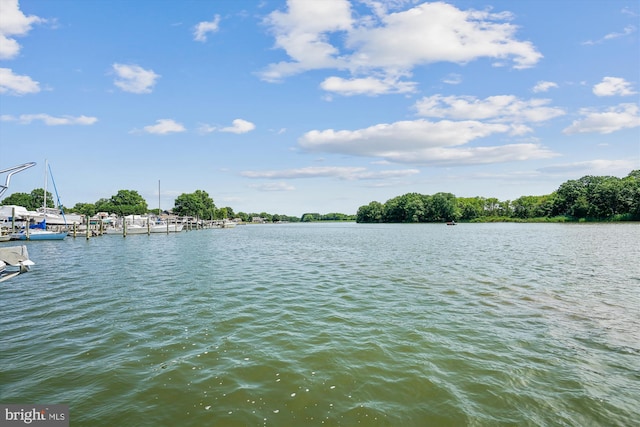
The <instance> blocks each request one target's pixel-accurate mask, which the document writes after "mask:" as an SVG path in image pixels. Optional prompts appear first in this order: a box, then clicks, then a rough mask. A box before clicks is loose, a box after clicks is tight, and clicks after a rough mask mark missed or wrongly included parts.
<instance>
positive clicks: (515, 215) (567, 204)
mask: <svg viewBox="0 0 640 427" xmlns="http://www.w3.org/2000/svg"><path fill="white" fill-rule="evenodd" d="M500 220H501V221H527V220H542V221H581V220H595V221H625V220H627V221H638V220H640V170H634V171H632V172H631V173H629V175H627V176H626V177H625V178H617V177H614V176H584V177H582V178H580V179H577V180H569V181H567V182H565V183H563V184H562V185H560V187H559V188H558V189H557V190H556V191H554V192H553V193H551V194H548V195H545V196H522V197H519V198H518V199H515V200H506V201H500V200H498V199H496V198H485V197H456V196H454V195H453V194H451V193H436V194H433V195H424V194H418V193H407V194H404V195H402V196H398V197H394V198H393V199H390V200H387V201H386V202H385V203H384V204H383V203H379V202H375V201H374V202H371V203H369V204H368V205H365V206H361V207H360V208H359V209H358V213H357V214H356V221H357V222H365V223H370V222H442V221H500Z"/></svg>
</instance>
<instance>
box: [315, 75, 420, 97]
mask: <svg viewBox="0 0 640 427" xmlns="http://www.w3.org/2000/svg"><path fill="white" fill-rule="evenodd" d="M415 86H416V83H413V82H400V81H398V80H396V79H388V78H385V79H378V78H375V77H364V78H355V79H343V78H340V77H328V78H327V79H325V80H324V81H323V82H322V83H321V84H320V87H321V88H322V89H324V90H325V91H327V92H335V93H338V94H341V95H345V96H351V95H382V94H387V93H409V92H414V91H415Z"/></svg>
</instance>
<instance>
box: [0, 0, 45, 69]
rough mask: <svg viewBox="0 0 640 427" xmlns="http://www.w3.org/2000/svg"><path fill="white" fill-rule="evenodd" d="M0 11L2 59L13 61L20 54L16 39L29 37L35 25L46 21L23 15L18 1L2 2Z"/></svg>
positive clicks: (0, 51)
mask: <svg viewBox="0 0 640 427" xmlns="http://www.w3.org/2000/svg"><path fill="white" fill-rule="evenodd" d="M0 11H1V13H0V59H13V58H15V57H16V56H18V54H19V53H20V44H19V43H18V42H17V41H16V39H15V37H20V36H25V35H27V34H28V33H29V31H31V28H32V26H33V25H34V24H39V23H43V22H46V21H45V20H44V19H42V18H39V17H37V16H34V15H29V16H26V15H25V14H24V13H22V11H21V10H20V6H19V5H18V0H0Z"/></svg>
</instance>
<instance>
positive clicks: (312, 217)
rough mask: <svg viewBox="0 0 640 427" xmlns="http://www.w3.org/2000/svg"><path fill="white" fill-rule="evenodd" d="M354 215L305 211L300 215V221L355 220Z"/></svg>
mask: <svg viewBox="0 0 640 427" xmlns="http://www.w3.org/2000/svg"><path fill="white" fill-rule="evenodd" d="M355 220H356V216H355V215H347V214H343V213H337V212H333V213H328V214H319V213H305V214H303V215H302V217H300V221H302V222H317V221H355Z"/></svg>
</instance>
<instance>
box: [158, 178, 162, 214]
mask: <svg viewBox="0 0 640 427" xmlns="http://www.w3.org/2000/svg"><path fill="white" fill-rule="evenodd" d="M161 213H162V211H161V210H160V180H158V217H160V214H161Z"/></svg>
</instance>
